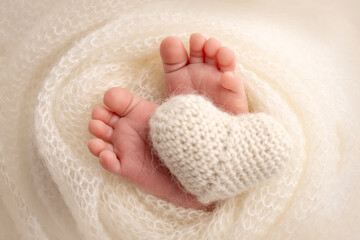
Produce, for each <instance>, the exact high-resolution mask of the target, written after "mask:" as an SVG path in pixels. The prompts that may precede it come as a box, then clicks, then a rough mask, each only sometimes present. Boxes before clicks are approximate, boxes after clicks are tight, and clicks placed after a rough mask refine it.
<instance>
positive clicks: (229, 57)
mask: <svg viewBox="0 0 360 240" xmlns="http://www.w3.org/2000/svg"><path fill="white" fill-rule="evenodd" d="M216 57H217V62H218V67H219V69H220V71H221V72H227V71H234V70H235V64H236V60H235V54H234V52H233V51H232V50H231V49H230V48H227V47H222V48H220V50H219V52H218V53H217V55H216Z"/></svg>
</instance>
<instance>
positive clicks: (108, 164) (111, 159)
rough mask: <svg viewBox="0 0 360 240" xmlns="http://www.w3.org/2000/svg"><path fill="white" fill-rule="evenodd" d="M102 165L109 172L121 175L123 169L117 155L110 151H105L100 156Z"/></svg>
mask: <svg viewBox="0 0 360 240" xmlns="http://www.w3.org/2000/svg"><path fill="white" fill-rule="evenodd" d="M99 158H100V164H101V166H102V167H103V168H105V169H106V170H108V171H109V172H112V173H115V174H118V175H120V174H121V167H120V161H119V160H118V159H117V157H116V155H115V153H114V152H113V151H110V150H104V151H102V152H101V153H100V154H99Z"/></svg>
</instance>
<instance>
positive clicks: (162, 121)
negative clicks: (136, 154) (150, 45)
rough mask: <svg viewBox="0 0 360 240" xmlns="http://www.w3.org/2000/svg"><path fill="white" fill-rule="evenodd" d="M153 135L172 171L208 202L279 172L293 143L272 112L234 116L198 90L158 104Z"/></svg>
mask: <svg viewBox="0 0 360 240" xmlns="http://www.w3.org/2000/svg"><path fill="white" fill-rule="evenodd" d="M150 136H151V141H152V143H153V146H154V148H155V149H156V151H157V153H158V155H159V157H160V159H162V160H163V162H164V163H165V165H166V166H167V167H168V168H169V170H170V172H171V173H172V174H174V175H175V176H176V178H177V180H178V181H180V183H181V185H182V186H183V187H184V188H185V189H186V190H187V191H188V192H190V193H192V194H194V195H195V196H196V197H197V198H198V200H199V201H200V202H202V203H205V204H208V203H211V202H215V201H219V200H224V199H227V198H229V197H234V196H236V195H238V194H240V193H242V192H244V191H248V190H250V188H252V187H254V186H255V185H256V184H258V183H261V182H263V181H265V180H268V179H270V178H271V177H273V176H275V175H276V174H278V173H279V171H280V170H281V169H283V168H284V165H285V163H286V162H287V161H288V160H289V156H290V151H291V148H292V146H291V139H290V138H289V137H288V135H287V133H286V131H285V129H284V128H283V127H282V125H281V124H279V123H278V122H277V121H276V120H275V119H273V118H272V117H270V116H268V115H266V114H263V113H257V114H243V115H239V116H233V115H230V114H228V113H225V112H222V111H221V110H219V109H218V108H216V107H215V106H214V105H213V104H212V103H211V102H210V101H208V100H206V99H205V98H203V97H202V96H199V95H180V96H176V97H172V98H171V99H170V100H168V101H166V102H165V103H164V104H162V105H161V106H160V107H158V108H157V109H156V112H155V113H154V115H153V116H152V118H151V121H150Z"/></svg>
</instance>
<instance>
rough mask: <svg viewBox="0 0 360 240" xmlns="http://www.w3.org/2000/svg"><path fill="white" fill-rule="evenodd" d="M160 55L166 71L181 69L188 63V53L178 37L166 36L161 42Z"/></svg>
mask: <svg viewBox="0 0 360 240" xmlns="http://www.w3.org/2000/svg"><path fill="white" fill-rule="evenodd" d="M160 55H161V58H162V61H163V66H164V72H165V73H170V72H174V71H176V70H179V69H180V68H182V67H184V66H185V65H186V64H187V63H188V54H187V52H186V49H185V47H184V44H183V43H182V41H181V40H180V39H179V38H178V37H173V36H170V37H167V38H165V39H164V40H163V41H162V42H161V44H160Z"/></svg>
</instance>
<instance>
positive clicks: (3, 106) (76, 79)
mask: <svg viewBox="0 0 360 240" xmlns="http://www.w3.org/2000/svg"><path fill="white" fill-rule="evenodd" d="M317 3H318V2H317V1H310V0H309V1H306V0H305V1H300V0H299V1H296V0H294V1H282V0H276V1H275V0H272V1H265V0H264V1H262V0H254V1H231V0H229V1H211V0H210V1H202V0H199V1H190V0H183V1H168V0H149V1H147V0H146V1H145V0H121V1H116V0H115V1H103V0H86V1H85V0H76V1H75V0H74V1H70V0H63V1H55V0H42V1H20V0H2V1H0V239H11V240H13V239H16V240H17V239H26V240H31V239H34V240H43V239H50V240H55V239H71V240H72V239H74V240H80V239H81V240H83V239H86V240H91V239H94V240H115V239H116V240H118V239H121V240H129V239H130V240H135V239H146V240H149V239H174V240H181V239H206V240H208V239H211V240H213V239H214V240H216V239H226V240H233V239H235V240H237V239H239V240H240V239H241V240H244V239H246V240H249V239H251V240H260V239H267V240H273V239H279V240H285V239H289V240H304V239H306V240H319V239H326V240H338V239H347V240H357V239H359V231H360V230H359V229H360V223H359V221H358V220H359V211H360V205H359V199H360V188H359V184H358V183H359V182H360V166H359V165H360V161H359V159H360V148H359V147H358V146H360V143H359V140H360V132H359V129H360V126H359V119H360V112H359V111H360V99H359V98H360V95H359V89H360V86H359V84H360V81H359V76H360V74H359V73H360V72H359V68H358V63H359V61H360V59H359V56H360V54H359V53H360V51H359V47H360V46H359V42H360V36H359V32H358V29H359V21H358V20H357V19H358V17H359V14H358V12H357V9H359V7H358V5H356V4H357V3H358V1H354V2H352V1H340V0H339V1H334V0H330V1H327V2H326V4H323V2H319V4H318V5H317ZM352 16H353V17H352ZM193 32H200V33H203V34H204V35H206V36H207V37H216V38H218V39H219V40H220V41H222V42H223V44H224V45H226V46H228V47H230V48H231V49H233V50H234V51H235V54H236V57H237V66H236V67H237V70H238V71H239V72H241V73H242V75H243V80H244V83H245V88H246V92H247V96H248V100H249V104H250V110H251V112H252V113H265V114H268V115H269V116H271V117H273V118H274V119H276V121H278V122H279V123H281V124H282V125H283V126H284V128H285V129H286V131H287V133H288V134H289V137H290V139H291V140H292V142H293V146H294V150H293V151H292V152H291V156H290V158H289V161H288V163H287V164H286V166H285V168H284V169H283V171H281V172H280V173H279V174H278V175H277V176H275V177H274V178H272V179H271V180H269V181H266V182H263V183H260V184H259V185H257V186H256V187H254V188H252V189H251V190H249V191H246V192H244V193H243V194H240V195H237V196H235V197H232V198H229V199H226V200H224V201H220V202H219V203H218V204H217V205H216V207H215V209H214V211H212V212H203V211H196V210H191V209H183V208H181V207H177V206H174V205H172V204H171V203H168V202H165V201H162V200H159V199H157V198H156V197H153V196H152V195H150V194H148V193H146V192H144V191H143V190H141V189H139V188H138V187H136V186H134V185H133V184H131V183H130V182H129V181H127V180H125V179H122V178H120V177H118V176H116V175H113V174H111V173H109V172H107V171H105V170H103V169H101V167H100V165H99V162H98V159H97V158H95V157H94V156H92V155H91V154H90V153H89V151H88V149H87V147H86V143H87V141H88V140H89V139H91V138H92V136H91V135H90V134H89V132H88V130H87V125H88V121H89V120H90V117H91V116H90V115H91V110H92V108H93V106H94V105H96V104H100V103H102V97H103V94H104V92H105V91H106V90H107V89H108V88H110V87H114V86H120V87H125V88H127V89H128V90H129V91H132V92H133V93H135V94H138V95H140V96H141V97H144V98H146V99H148V100H150V101H155V102H156V103H162V102H163V101H164V99H165V97H164V95H165V92H164V75H163V70H162V63H161V59H160V56H159V45H160V42H161V40H162V39H163V38H165V37H166V36H168V35H176V36H179V37H180V38H181V39H182V40H183V41H184V42H185V44H186V45H187V42H188V37H189V36H190V34H191V33H193ZM187 46H188V45H187Z"/></svg>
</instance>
